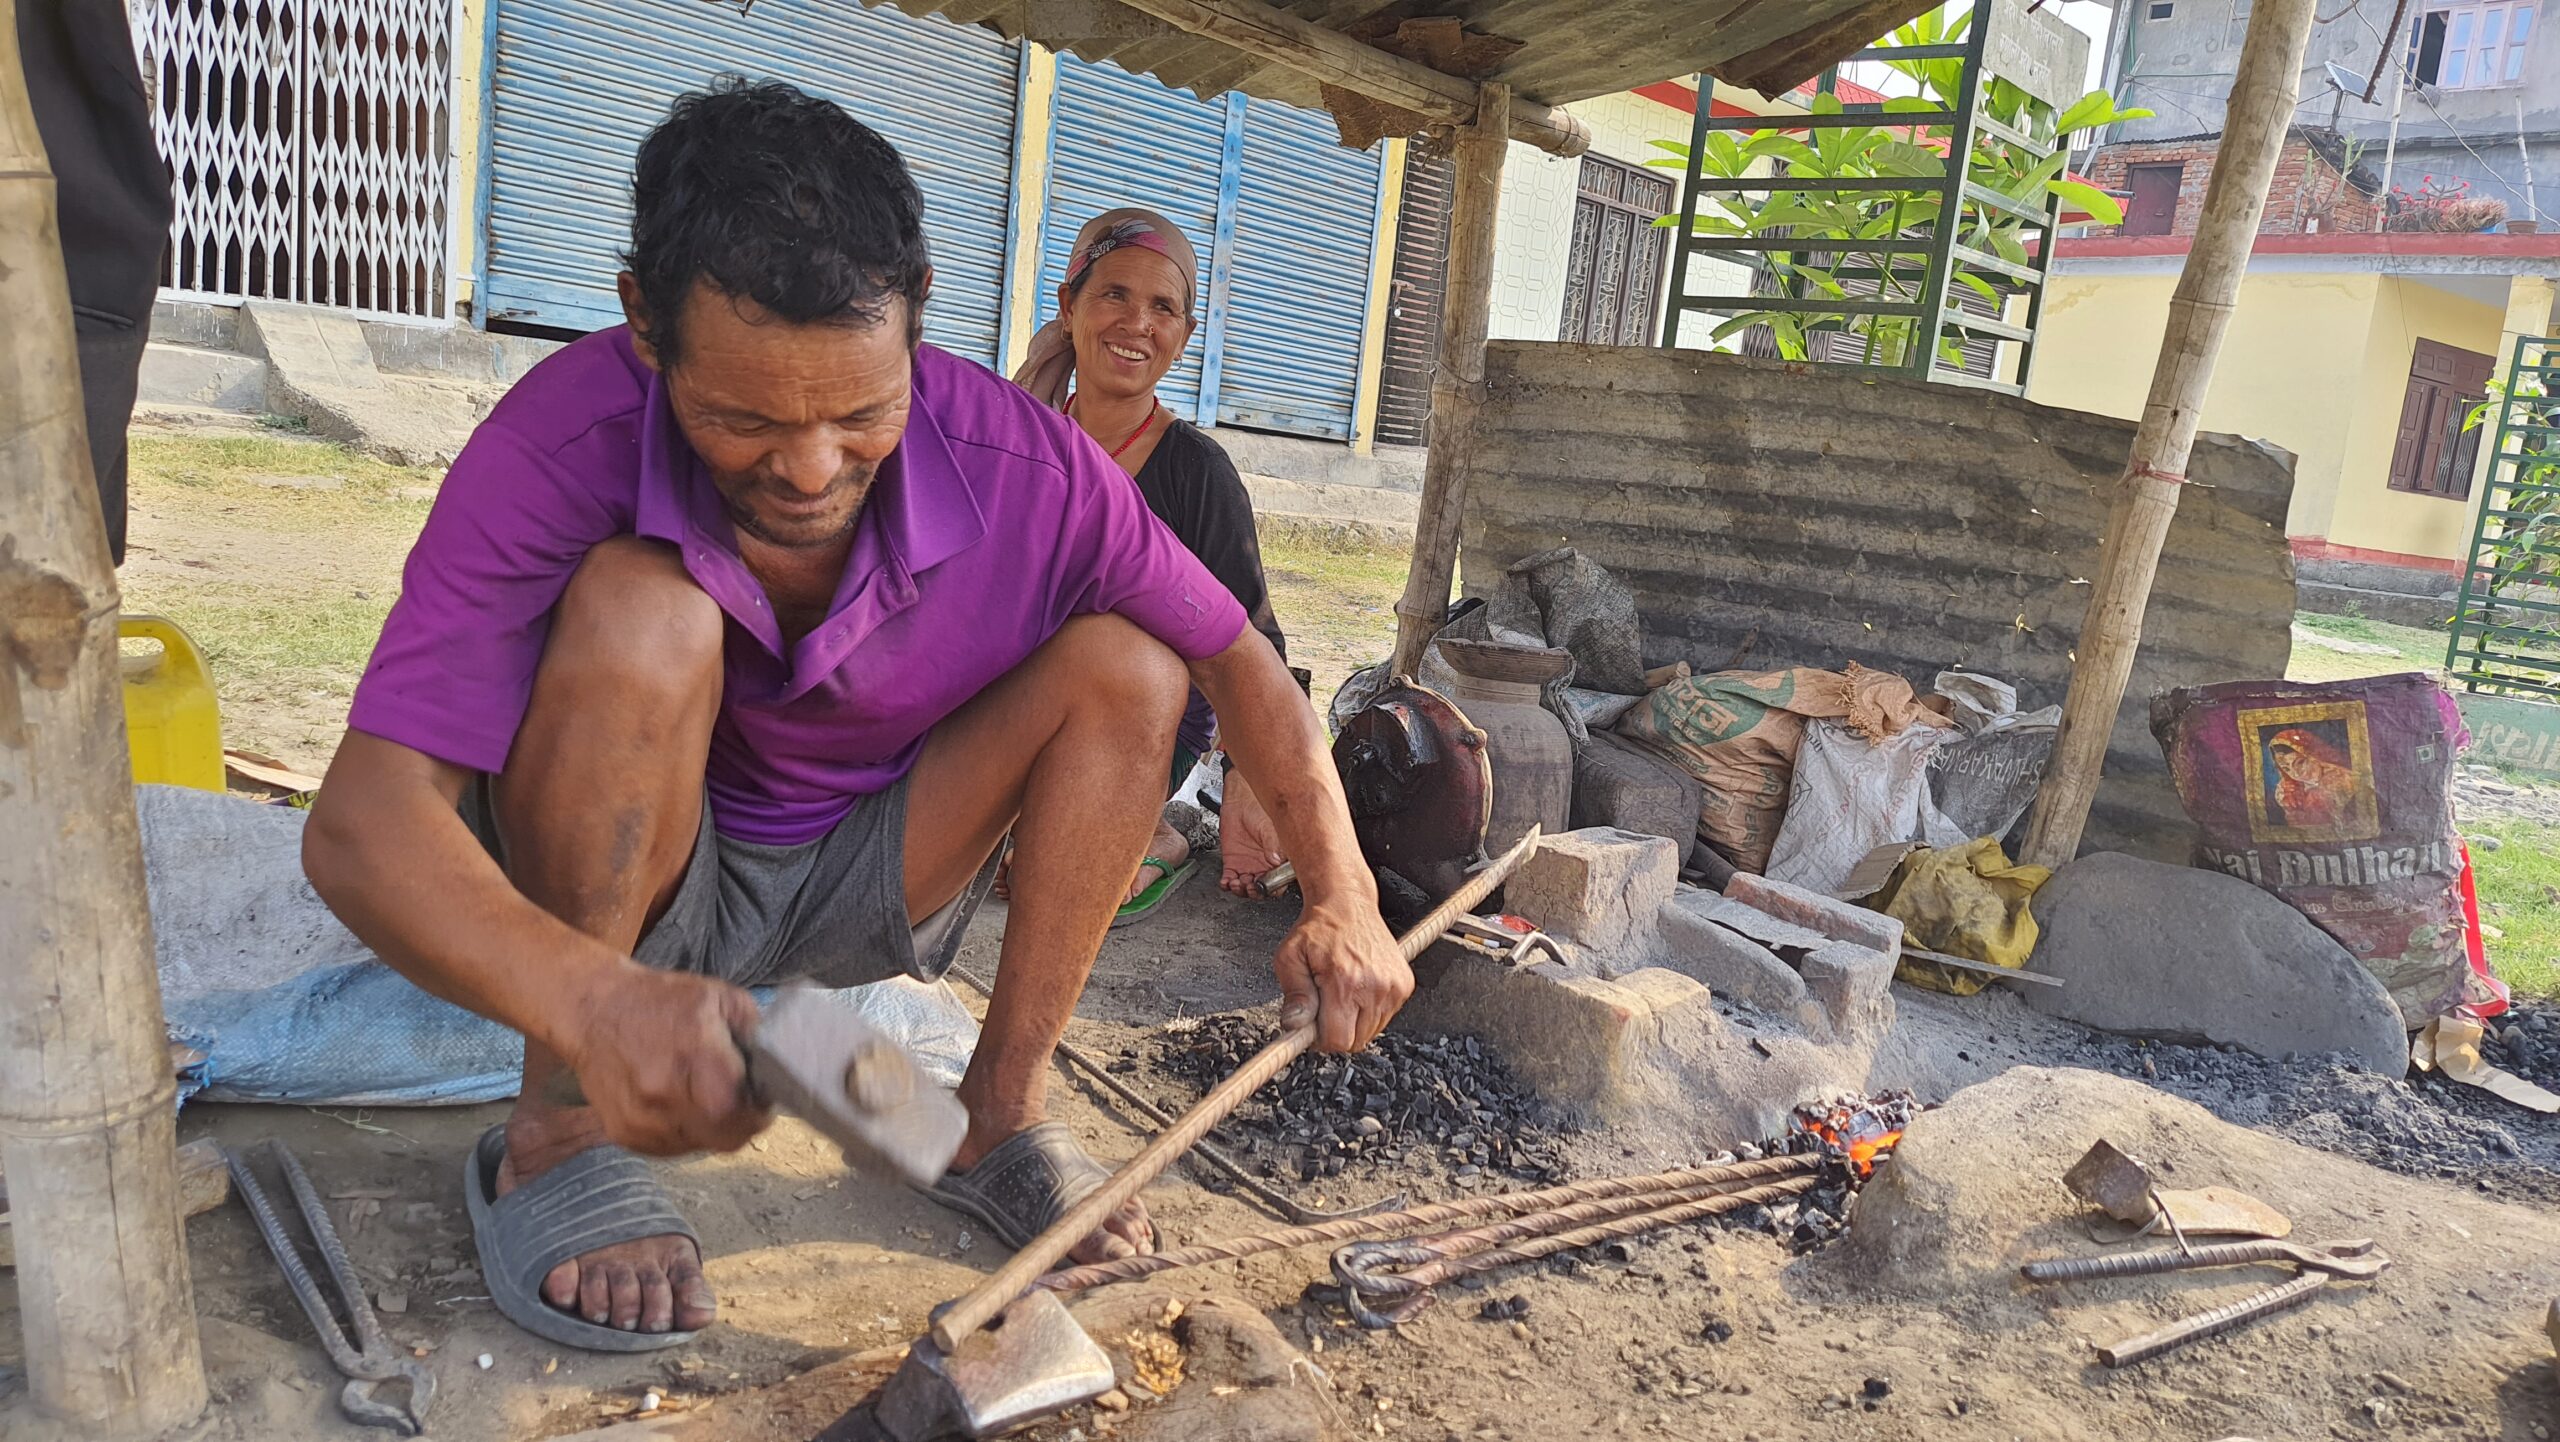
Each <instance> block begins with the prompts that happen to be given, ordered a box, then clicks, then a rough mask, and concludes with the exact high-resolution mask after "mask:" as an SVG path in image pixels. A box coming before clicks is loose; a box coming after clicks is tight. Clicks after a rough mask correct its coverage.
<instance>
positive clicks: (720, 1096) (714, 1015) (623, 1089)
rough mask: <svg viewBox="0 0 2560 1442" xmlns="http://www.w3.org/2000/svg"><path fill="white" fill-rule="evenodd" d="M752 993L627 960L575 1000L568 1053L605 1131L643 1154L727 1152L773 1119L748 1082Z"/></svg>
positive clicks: (753, 1009)
mask: <svg viewBox="0 0 2560 1442" xmlns="http://www.w3.org/2000/svg"><path fill="white" fill-rule="evenodd" d="M755 1027H756V1003H755V998H753V997H751V996H749V995H747V993H746V992H745V991H743V990H741V989H740V988H738V987H734V986H731V985H729V984H728V983H726V982H720V981H713V980H711V979H710V978H708V977H701V976H688V975H685V974H682V973H678V972H663V971H651V970H648V969H647V968H644V967H639V966H631V967H627V968H624V969H622V970H619V971H617V972H616V973H615V974H614V975H613V976H612V977H611V978H610V979H609V980H607V981H606V982H605V983H604V984H603V985H602V986H601V987H599V989H598V990H597V992H596V993H595V994H594V996H593V997H592V999H591V1000H590V1001H589V1003H588V1004H587V1005H586V1006H584V1007H583V1008H581V1009H580V1014H579V1017H578V1021H577V1029H576V1035H577V1043H576V1050H575V1052H574V1053H565V1052H564V1054H565V1055H568V1056H569V1058H570V1064H571V1066H573V1067H574V1068H575V1069H576V1071H577V1073H578V1085H579V1087H580V1089H581V1090H583V1091H584V1092H585V1093H586V1094H587V1104H588V1105H590V1106H592V1107H594V1108H595V1109H596V1114H597V1117H598V1118H599V1119H600V1120H601V1121H602V1122H603V1123H604V1130H605V1135H606V1136H608V1137H610V1138H612V1140H613V1141H614V1142H615V1144H617V1145H619V1146H624V1147H628V1148H630V1149H631V1150H633V1151H635V1152H639V1153H642V1154H643V1155H647V1156H660V1157H671V1156H680V1155H683V1154H685V1153H688V1152H705V1151H708V1152H731V1151H736V1150H737V1149H738V1148H740V1147H742V1146H745V1145H746V1144H747V1142H748V1140H749V1139H750V1138H752V1137H754V1136H755V1134H756V1133H758V1132H760V1131H762V1130H764V1128H765V1124H766V1123H767V1122H768V1121H770V1120H772V1116H771V1114H770V1113H768V1112H767V1111H765V1110H764V1108H762V1107H759V1106H757V1105H756V1104H755V1100H754V1098H753V1097H752V1096H751V1095H750V1094H749V1092H748V1090H747V1058H746V1053H744V1052H743V1051H741V1050H739V1047H740V1045H741V1044H742V1042H743V1041H744V1039H745V1038H746V1037H747V1036H749V1035H750V1034H752V1033H753V1032H754V1031H755Z"/></svg>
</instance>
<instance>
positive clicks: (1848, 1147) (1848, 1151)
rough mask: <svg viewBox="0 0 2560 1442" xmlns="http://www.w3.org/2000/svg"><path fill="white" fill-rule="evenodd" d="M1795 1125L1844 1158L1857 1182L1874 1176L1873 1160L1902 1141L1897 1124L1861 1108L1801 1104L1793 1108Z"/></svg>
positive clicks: (1888, 1151)
mask: <svg viewBox="0 0 2560 1442" xmlns="http://www.w3.org/2000/svg"><path fill="white" fill-rule="evenodd" d="M1795 1127H1796V1130H1797V1131H1800V1132H1803V1133H1805V1134H1806V1135H1808V1136H1811V1137H1813V1138H1814V1139H1816V1140H1818V1141H1820V1142H1821V1143H1822V1144H1823V1145H1824V1146H1825V1147H1826V1148H1828V1149H1830V1150H1832V1151H1835V1152H1838V1153H1840V1154H1841V1155H1842V1156H1844V1157H1846V1158H1847V1159H1848V1161H1849V1166H1850V1168H1851V1170H1853V1171H1854V1172H1856V1173H1857V1176H1858V1179H1859V1180H1860V1181H1864V1180H1866V1179H1867V1178H1868V1177H1870V1176H1872V1175H1874V1174H1875V1169H1876V1162H1877V1160H1878V1159H1880V1158H1882V1157H1885V1156H1889V1155H1891V1154H1892V1151H1893V1149H1894V1146H1895V1145H1896V1144H1897V1143H1899V1142H1900V1141H1901V1140H1902V1129H1901V1128H1900V1127H1897V1126H1894V1125H1892V1124H1890V1123H1888V1122H1887V1121H1885V1119H1884V1118H1882V1117H1880V1116H1878V1115H1876V1113H1875V1112H1874V1111H1873V1110H1871V1109H1869V1108H1865V1107H1845V1106H1835V1107H1831V1108H1829V1109H1827V1110H1826V1109H1820V1108H1814V1107H1801V1108H1798V1109H1797V1111H1796V1116H1795Z"/></svg>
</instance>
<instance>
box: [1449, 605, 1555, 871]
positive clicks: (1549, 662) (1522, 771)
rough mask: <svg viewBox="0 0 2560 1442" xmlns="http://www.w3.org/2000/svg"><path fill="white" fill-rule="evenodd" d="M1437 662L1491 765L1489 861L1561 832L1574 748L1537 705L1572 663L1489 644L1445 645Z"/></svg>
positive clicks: (1545, 650) (1546, 651)
mask: <svg viewBox="0 0 2560 1442" xmlns="http://www.w3.org/2000/svg"><path fill="white" fill-rule="evenodd" d="M1437 644H1438V646H1439V648H1440V655H1441V657H1442V659H1444V660H1446V661H1447V662H1448V663H1449V669H1450V670H1452V671H1455V672H1456V673H1457V676H1458V680H1457V684H1456V686H1455V687H1453V688H1452V690H1451V695H1450V699H1451V700H1453V701H1455V702H1457V703H1458V709H1459V710H1461V711H1464V712H1466V713H1467V720H1468V721H1470V722H1472V723H1473V724H1474V725H1475V726H1476V728H1477V729H1478V730H1480V731H1482V732H1484V735H1485V756H1486V759H1487V760H1489V761H1490V762H1491V763H1492V765H1493V821H1492V823H1491V824H1490V825H1488V826H1486V827H1485V833H1484V850H1485V854H1486V855H1487V856H1500V855H1501V854H1502V853H1503V852H1504V851H1506V850H1508V849H1509V848H1510V847H1511V846H1512V845H1513V844H1514V843H1515V842H1517V841H1519V839H1520V838H1521V837H1523V836H1526V835H1528V834H1529V828H1530V827H1532V826H1538V827H1543V828H1545V830H1546V833H1547V834H1548V835H1550V836H1553V835H1555V834H1556V833H1558V832H1560V831H1563V830H1566V829H1567V827H1568V825H1569V823H1568V821H1567V817H1568V815H1569V813H1570V812H1571V811H1572V808H1573V742H1572V741H1571V740H1570V739H1569V738H1567V736H1566V735H1565V730H1564V723H1563V722H1561V721H1559V720H1557V719H1556V718H1555V717H1554V716H1552V715H1550V714H1549V713H1548V711H1547V709H1546V708H1545V707H1543V706H1540V705H1539V704H1538V688H1539V687H1541V686H1543V685H1545V684H1546V683H1547V682H1549V681H1553V680H1555V679H1556V678H1557V677H1559V676H1562V675H1564V674H1565V671H1566V669H1567V668H1568V667H1570V666H1571V665H1572V664H1573V657H1572V656H1571V655H1570V654H1569V653H1567V652H1565V651H1561V650H1557V649H1555V648H1552V647H1546V646H1504V645H1499V644H1496V643H1494V642H1491V641H1460V640H1455V639H1450V640H1443V641H1440V642H1438V643H1437Z"/></svg>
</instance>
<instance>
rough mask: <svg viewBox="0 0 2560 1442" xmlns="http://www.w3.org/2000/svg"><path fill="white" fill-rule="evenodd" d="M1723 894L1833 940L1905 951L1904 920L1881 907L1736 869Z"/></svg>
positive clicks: (1885, 950)
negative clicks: (1865, 904)
mask: <svg viewBox="0 0 2560 1442" xmlns="http://www.w3.org/2000/svg"><path fill="white" fill-rule="evenodd" d="M1724 894H1725V895H1726V896H1727V897H1729V898H1731V899H1733V900H1735V901H1739V902H1741V903H1742V904H1743V905H1745V906H1748V907H1751V908H1753V909H1755V910H1759V911H1765V912H1767V913H1768V914H1769V915H1771V916H1774V917H1776V918H1778V919H1779V920H1780V921H1791V922H1794V923H1795V924H1796V925H1798V926H1801V927H1805V928H1807V929H1809V930H1813V931H1818V932H1821V933H1822V934H1823V935H1824V936H1827V937H1829V938H1831V939H1832V940H1833V941H1854V942H1856V943H1857V944H1859V945H1860V946H1863V947H1866V948H1867V949H1869V950H1871V951H1880V952H1883V953H1884V954H1885V955H1887V956H1900V955H1901V954H1902V923H1901V922H1900V921H1898V920H1896V919H1895V918H1893V917H1890V916H1887V915H1885V914H1884V913H1883V912H1880V911H1869V910H1867V909H1866V908H1865V907H1863V906H1856V905H1852V904H1851V903H1849V902H1846V901H1836V900H1834V899H1832V898H1831V897H1828V896H1825V895H1823V894H1822V893H1821V892H1818V891H1808V890H1806V889H1805V888H1803V887H1801V886H1790V885H1788V884H1787V883H1786V882H1783V881H1771V880H1770V879H1769V878H1767V877H1765V876H1754V875H1752V874H1751V873H1750V872H1748V871H1738V872H1735V873H1734V876H1733V879H1732V880H1731V881H1728V882H1726V883H1725V885H1724Z"/></svg>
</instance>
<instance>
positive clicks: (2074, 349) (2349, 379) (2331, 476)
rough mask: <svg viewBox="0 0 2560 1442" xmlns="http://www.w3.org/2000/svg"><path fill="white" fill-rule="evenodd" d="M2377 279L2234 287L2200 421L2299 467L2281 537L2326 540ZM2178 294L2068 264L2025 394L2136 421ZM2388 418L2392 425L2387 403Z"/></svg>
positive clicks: (2048, 291)
mask: <svg viewBox="0 0 2560 1442" xmlns="http://www.w3.org/2000/svg"><path fill="white" fill-rule="evenodd" d="M2382 280H2383V277H2381V276H2378V275H2336V276H2304V275H2259V274H2254V273H2253V274H2251V275H2250V276H2249V277H2248V278H2247V279H2246V280H2244V281H2243V282H2242V283H2241V287H2240V305H2239V309H2238V310H2237V311H2235V312H2234V313H2233V315H2232V317H2231V327H2230V329H2229V330H2228V331H2227V332H2225V333H2224V335H2223V340H2222V355H2221V359H2220V360H2219V361H2218V362H2217V363H2216V364H2215V366H2214V372H2213V388H2212V390H2210V391H2209V392H2207V394H2206V396H2205V407H2204V421H2203V423H2204V426H2205V428H2206V429H2207V430H2215V431H2229V432H2232V433H2235V434H2238V435H2244V436H2256V437H2261V438H2263V439H2266V440H2269V441H2273V442H2274V443H2275V444H2277V445H2279V446H2282V447H2284V448H2285V449H2286V450H2288V451H2291V452H2293V453H2294V455H2295V456H2296V457H2298V458H2299V463H2298V465H2297V468H2296V470H2295V474H2294V486H2293V504H2292V514H2291V515H2289V516H2288V517H2286V519H2285V530H2286V532H2287V533H2288V534H2291V535H2310V536H2321V535H2326V534H2328V527H2329V514H2330V510H2331V508H2332V507H2333V506H2334V505H2335V503H2336V497H2337V489H2338V477H2339V474H2340V472H2341V471H2342V469H2343V468H2344V466H2345V464H2346V455H2347V437H2348V432H2349V431H2350V430H2351V429H2352V428H2353V424H2354V420H2355V415H2356V406H2357V402H2358V395H2359V391H2358V388H2357V386H2356V385H2355V384H2354V383H2353V381H2354V378H2355V377H2356V376H2357V375H2358V374H2359V366H2360V364H2361V362H2362V358H2363V356H2364V351H2365V341H2366V337H2367V334H2368V332H2369V331H2370V329H2371V325H2372V314H2373V304H2374V294H2375V292H2376V291H2377V290H2379V289H2380V288H2381V283H2382ZM2177 285H2178V277H2177V275H2176V274H2175V273H2174V272H2168V271H2162V272H2158V273H2146V274H2136V275H2125V274H2096V275H2092V274H2087V273H2085V272H2075V271H2074V270H2073V269H2072V268H2071V265H2070V262H2069V261H2068V260H2066V261H2065V262H2064V263H2063V266H2062V269H2061V270H2060V271H2059V272H2058V273H2057V274H2056V275H2055V276H2054V277H2053V278H2052V280H2051V281H2049V282H2048V283H2047V285H2046V288H2045V296H2044V313H2043V315H2042V316H2041V317H2040V320H2039V330H2038V334H2037V337H2036V365H2035V374H2034V375H2033V376H2032V377H2031V378H2030V380H2029V383H2028V387H2027V394H2028V395H2029V396H2030V397H2031V398H2032V399H2034V400H2037V401H2039V402H2042V403H2043V404H2045V405H2052V406H2067V407H2070V408H2071V409H2073V410H2084V411H2095V412H2097V413H2098V414H2100V415H2106V416H2118V417H2121V418H2124V419H2127V420H2131V419H2134V418H2136V417H2139V416H2140V415H2141V414H2142V402H2143V398H2144V397H2145V396H2147V395H2148V394H2149V393H2150V390H2151V371H2152V368H2153V366H2154V365H2155V364H2157V362H2158V361H2159V358H2160V338H2161V336H2162V334H2163V333H2164V332H2165V331H2167V329H2168V327H2169V296H2170V294H2171V292H2173V291H2175V290H2176V289H2177ZM2401 374H2402V375H2403V376H2406V375H2407V374H2408V367H2407V363H2406V360H2405V358H2404V360H2403V363H2402V366H2401ZM2392 410H2393V414H2394V415H2395V416H2396V415H2397V414H2398V410H2399V407H2398V404H2397V402H2396V401H2395V403H2394V405H2393V407H2392ZM2384 460H2385V464H2388V462H2389V457H2388V456H2386V457H2385V458H2384Z"/></svg>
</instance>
